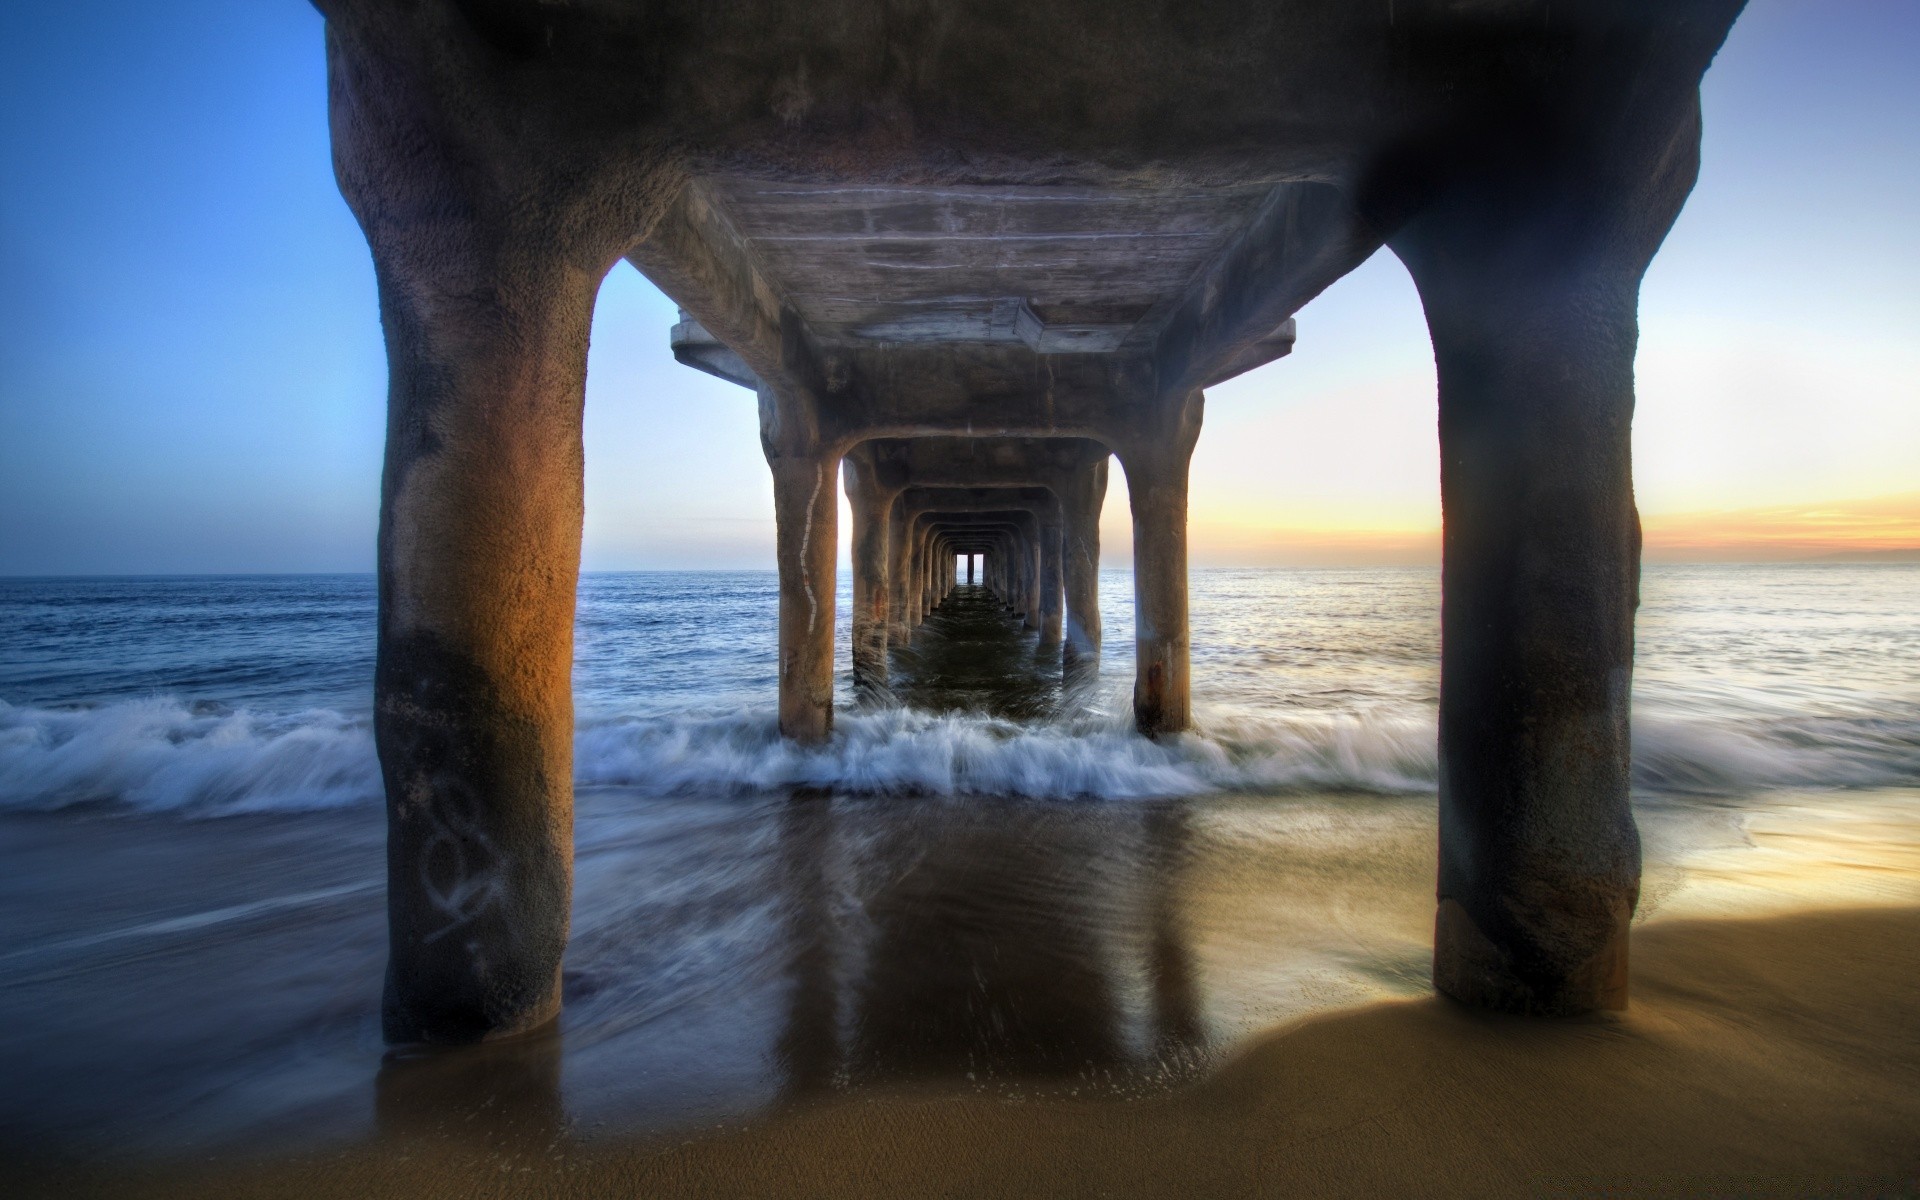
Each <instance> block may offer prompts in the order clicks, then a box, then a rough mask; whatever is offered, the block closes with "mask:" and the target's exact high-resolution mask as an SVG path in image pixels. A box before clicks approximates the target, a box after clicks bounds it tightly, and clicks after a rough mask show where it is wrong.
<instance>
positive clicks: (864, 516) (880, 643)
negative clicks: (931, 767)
mask: <svg viewBox="0 0 1920 1200" xmlns="http://www.w3.org/2000/svg"><path fill="white" fill-rule="evenodd" d="M880 453H881V450H880V449H879V448H877V447H876V446H875V445H874V443H872V442H863V443H861V444H860V445H858V446H855V447H854V448H853V449H852V450H850V451H848V452H847V455H846V457H845V458H843V459H842V460H841V476H842V479H843V481H844V483H845V486H846V491H847V506H848V508H849V510H850V511H851V512H852V515H853V648H852V649H853V654H852V658H853V685H854V687H855V688H856V689H859V690H861V691H863V692H869V693H871V692H884V691H885V690H886V687H887V641H888V633H889V630H890V628H891V627H892V624H893V618H892V614H891V604H892V593H893V587H892V582H891V580H890V579H889V578H888V576H889V573H890V571H891V568H892V560H893V557H894V556H893V553H892V547H891V546H890V545H889V541H888V539H889V537H890V536H891V532H892V524H893V521H892V516H893V498H894V497H895V496H897V495H899V494H900V489H899V488H897V487H889V486H888V485H887V483H886V482H885V481H884V480H883V478H882V475H883V473H884V472H883V469H882V467H883V464H881V463H880V462H879V461H877V459H878V456H879V455H880Z"/></svg>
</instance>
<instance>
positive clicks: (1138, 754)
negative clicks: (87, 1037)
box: [0, 698, 1920, 816]
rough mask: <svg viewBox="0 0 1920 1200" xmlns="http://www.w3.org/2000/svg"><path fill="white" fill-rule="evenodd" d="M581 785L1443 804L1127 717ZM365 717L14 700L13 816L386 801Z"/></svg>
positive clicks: (757, 717) (1361, 768)
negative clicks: (1145, 728)
mask: <svg viewBox="0 0 1920 1200" xmlns="http://www.w3.org/2000/svg"><path fill="white" fill-rule="evenodd" d="M575 750H576V753H575V766H576V775H577V779H578V781H579V782H580V783H581V784H582V785H587V786H595V785H603V786H615V787H624V788H631V789H634V790H636V791H638V792H641V793H645V794H651V795H677V794H693V793H706V794H712V793H716V792H720V793H748V792H760V791H767V790H774V789H781V788H789V787H821V788H833V789H836V790H840V791H845V792H862V793H880V794H922V795H927V794H931V795H953V796H959V795H987V794H998V795H1019V796H1029V797H1059V798H1071V797H1084V798H1095V799H1122V800H1123V799H1141V798H1149V797H1157V796H1176V795H1192V794H1199V793H1206V792H1214V791H1256V792H1300V791H1335V790H1337V791H1362V792H1376V793H1406V792H1421V791H1430V790H1432V788H1433V787H1434V779H1435V777H1436V761H1435V760H1436V755H1435V751H1434V726H1433V722H1432V719H1431V718H1430V717H1420V716H1382V715H1353V714H1344V715H1320V714H1301V715H1265V714H1245V713H1239V714H1219V713H1216V714H1212V715H1211V716H1209V717H1208V718H1207V719H1206V720H1205V721H1204V723H1203V728H1202V731H1201V732H1199V733H1196V734H1190V735H1186V736H1183V737H1178V738H1171V739H1167V740H1164V741H1161V742H1152V741H1148V740H1146V739H1144V738H1141V737H1139V736H1137V735H1136V734H1134V733H1133V732H1132V730H1131V729H1130V728H1128V726H1127V725H1126V724H1125V723H1124V722H1123V721H1121V720H1118V719H1099V720H1094V719H1086V720H1080V721H1067V722H1059V723H1046V722H1037V723H1028V722H1013V721H1007V720H1000V719H996V718H990V717H983V716H978V715H955V714H946V715H937V714H930V713H925V712H919V711H914V710H910V709H889V710H883V711H878V712H866V713H842V714H841V715H840V716H839V717H838V719H837V721H836V727H835V734H834V737H833V739H832V740H831V741H830V742H829V743H827V744H826V745H823V746H819V747H801V746H795V745H793V744H791V743H789V742H786V741H784V740H782V739H781V738H780V737H779V735H778V732H777V730H776V727H775V723H774V719H773V716H772V714H771V713H770V712H768V713H752V714H746V715H739V716H704V717H701V716H680V717H616V718H611V719H601V720H595V721H589V722H586V723H583V725H582V727H581V728H580V730H579V732H578V734H577V738H576V746H575ZM1634 774H1635V782H1636V785H1637V786H1639V787H1641V788H1643V789H1647V790H1653V791H1662V792H1682V793H1690V794H1701V793H1709V794H1711V793H1733V792H1745V791H1754V790H1765V789H1771V788H1781V787H1793V788H1823V787H1825V788H1830V787H1907V786H1915V785H1920V719H1916V718H1914V717H1908V718H1905V719H1899V718H1894V717H1885V718H1853V719H1840V718H1829V719H1820V720H1815V719H1803V720H1797V721H1780V722H1773V723H1757V722H1745V723H1742V722H1734V721H1725V720H1722V721H1707V720H1682V719H1675V718H1656V717H1651V716H1642V717H1640V718H1639V719H1637V720H1636V724H1635V771H1634ZM379 799H380V774H379V768H378V765H377V764H376V762H375V759H374V752H373V738H372V733H371V730H370V728H369V725H368V722H367V721H366V720H365V719H364V718H354V717H349V716H345V715H343V714H341V713H338V712H334V711H331V710H327V709H311V710H307V711H304V712H299V713H292V714H286V715H269V714H262V713H256V712H250V711H247V710H244V709H243V710H228V709H221V708H214V707H208V706H198V705H189V704H185V703H182V702H180V701H178V700H174V699H169V698H150V699H143V700H134V701H124V702H120V703H114V704H107V705H101V706H98V707H93V708H84V709H43V708H28V707H13V706H9V705H6V704H4V703H0V810H11V811H51V810H56V809H62V808H68V807H73V806H77V805H86V804H110V805H117V806H122V807H127V808H132V809H136V810H143V811H149V812H173V813H180V814H184V815H194V816H216V815H227V814H234V813H249V812H268V811H283V812H284V811H303V810H312V809H325V808H340V807H347V806H353V805H363V804H376V803H378V802H379Z"/></svg>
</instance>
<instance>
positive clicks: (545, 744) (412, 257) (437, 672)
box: [333, 34, 620, 1043]
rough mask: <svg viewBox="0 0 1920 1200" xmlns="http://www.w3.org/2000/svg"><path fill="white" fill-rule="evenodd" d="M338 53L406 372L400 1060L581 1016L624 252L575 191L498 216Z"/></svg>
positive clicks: (343, 129)
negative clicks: (583, 619) (606, 279)
mask: <svg viewBox="0 0 1920 1200" xmlns="http://www.w3.org/2000/svg"><path fill="white" fill-rule="evenodd" d="M342 37H343V39H344V37H345V35H344V34H343V35H342ZM334 53H335V62H334V81H333V82H334V88H335V90H334V96H333V103H334V109H333V138H334V152H335V158H336V164H337V166H338V176H339V180H340V186H341V190H342V192H343V194H344V195H345V196H346V198H347V200H348V202H349V204H350V205H351V206H352V208H353V210H354V212H355V214H356V215H357V216H358V217H359V220H360V224H361V227H362V229H363V230H364V232H365V233H366V237H367V241H368V244H369V246H370V247H371V249H372V252H373V260H374V267H375V277H376V280H377V282H378V286H379V291H380V308H381V316H382V325H383V328H384V330H385V335H386V348H387V361H388V392H387V443H386V461H385V465H384V468H383V471H382V476H381V506H380V526H379V544H378V566H379V596H380V600H379V617H378V643H377V652H376V662H375V669H374V718H373V721H374V740H375V744H376V746H377V747H378V752H379V758H380V768H381V776H382V779H383V781H384V783H385V786H386V796H387V920H388V932H389V958H388V962H387V973H386V987H385V996H384V999H383V1001H382V1005H381V1020H382V1026H383V1029H384V1032H385V1035H386V1038H387V1040H388V1041H390V1042H401V1043H405V1042H467V1041H480V1040H483V1039H488V1038H494V1037H499V1036H502V1035H507V1034H512V1033H517V1032H521V1031H525V1030H528V1029H532V1028H535V1027H537V1026H539V1025H541V1024H543V1023H545V1022H547V1021H549V1020H551V1019H552V1018H553V1017H554V1016H555V1015H556V1014H557V1013H558V1012H559V1009H560V963H561V956H562V953H563V951H564V949H565V947H566V943H567V930H568V921H569V909H570V905H571V898H572V875H573V693H572V667H573V618H574V594H575V590H576V585H577V583H578V577H579V563H580V528H581V514H582V506H583V484H582V472H583V455H582V449H581V414H582V402H583V396H584V388H585V381H586V368H587V334H588V328H589V326H590V325H591V323H592V317H593V305H594V296H595V294H596V292H597V291H598V289H599V285H600V280H601V278H602V277H603V276H604V274H605V272H606V270H607V268H608V267H609V266H610V265H611V264H612V263H613V262H614V261H615V259H616V257H617V256H618V254H619V253H620V248H619V247H618V246H617V245H604V246H602V245H596V244H592V243H590V242H586V241H584V240H583V239H584V238H585V237H586V236H587V235H586V234H583V233H582V232H580V228H579V227H578V226H577V225H575V224H574V223H573V222H572V219H571V218H572V217H574V216H576V215H577V213H574V212H573V211H572V209H571V204H572V202H571V201H570V200H569V199H568V197H567V196H566V195H565V194H564V193H561V192H556V193H555V194H552V195H544V196H543V197H542V202H541V203H539V204H534V205H529V206H518V205H514V206H509V205H505V204H502V203H499V202H498V198H497V197H494V196H492V195H489V194H485V189H486V187H487V184H486V182H485V181H484V180H478V179H475V178H473V177H472V176H471V175H470V174H469V173H467V172H463V171H462V170H460V169H458V167H455V166H451V165H449V164H448V163H447V161H446V160H445V158H443V157H442V156H441V153H440V151H441V147H440V143H439V142H438V141H437V140H436V135H435V133H434V132H433V131H432V130H429V129H426V128H423V127H422V126H420V125H419V124H418V123H417V122H418V110H417V108H416V107H415V106H413V105H410V104H409V103H408V102H406V100H405V91H404V88H403V87H402V86H401V85H398V84H393V81H392V80H382V81H378V82H369V78H368V77H370V76H373V75H377V74H378V73H379V71H380V67H379V65H378V64H379V63H381V62H382V61H383V60H382V59H381V57H380V56H379V55H377V54H371V53H368V54H361V53H360V52H358V51H357V50H356V49H355V48H353V47H351V46H349V45H348V44H347V42H346V41H344V40H343V41H342V42H341V43H340V45H339V46H337V47H335V49H334ZM388 84H393V86H386V85H388ZM524 182H525V181H523V184H524Z"/></svg>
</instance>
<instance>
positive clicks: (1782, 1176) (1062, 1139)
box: [6, 908, 1920, 1197]
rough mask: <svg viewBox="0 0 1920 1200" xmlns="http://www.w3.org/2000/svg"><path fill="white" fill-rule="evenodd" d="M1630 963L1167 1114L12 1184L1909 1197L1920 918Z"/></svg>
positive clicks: (1730, 932) (29, 1189)
mask: <svg viewBox="0 0 1920 1200" xmlns="http://www.w3.org/2000/svg"><path fill="white" fill-rule="evenodd" d="M1634 954H1635V956H1636V964H1635V965H1636V979H1635V996H1634V1004H1633V1007H1632V1009H1631V1010H1630V1011H1629V1012H1628V1013H1626V1014H1625V1015H1622V1016H1617V1017H1607V1018H1595V1019H1588V1020H1577V1021H1538V1020H1517V1019H1506V1018H1498V1017H1490V1016H1486V1015H1483V1014H1476V1013H1473V1012H1469V1011H1466V1010H1463V1009H1461V1008H1458V1007H1456V1006H1454V1005H1452V1004H1449V1003H1447V1002H1444V1001H1440V1000H1418V1001H1400V1002H1390V1003H1385V1004H1378V1005H1373V1006H1370V1007H1367V1008H1363V1009H1360V1010H1357V1011H1352V1012H1348V1013H1344V1014H1340V1015H1333V1016H1326V1017H1319V1018H1312V1019H1308V1020H1306V1021H1304V1022H1302V1023H1300V1024H1297V1025H1294V1026H1292V1027H1289V1028H1286V1029H1283V1030H1280V1031H1277V1032H1275V1033H1273V1034H1271V1035H1269V1036H1267V1037H1265V1038H1262V1039H1260V1040H1258V1041H1257V1042H1255V1043H1254V1044H1253V1045H1251V1046H1250V1047H1249V1048H1248V1049H1246V1050H1245V1051H1243V1052H1242V1053H1240V1054H1238V1055H1237V1056H1236V1057H1235V1058H1233V1060H1232V1061H1230V1062H1229V1063H1227V1064H1226V1065H1225V1066H1224V1067H1223V1068H1222V1069H1221V1070H1220V1071H1219V1072H1217V1073H1215V1074H1213V1075H1211V1076H1210V1077H1208V1078H1206V1079H1205V1080H1203V1081H1201V1082H1198V1083H1195V1084H1193V1085H1191V1086H1188V1087H1185V1088H1182V1089H1178V1090H1176V1091H1173V1092H1171V1093H1168V1094H1165V1095H1162V1096H1159V1097H1155V1098H1149V1099H1140V1100H1118V1099H1112V1098H1100V1099H1092V1100H1086V1099H1079V1100H1076V1099H1070V1098H1060V1097H1053V1098H1046V1099H1041V1098H1030V1099H1026V1100H1024V1101H1022V1100H1015V1099H1010V1098H1009V1097H1007V1096H1005V1095H952V1094H947V1095H941V1094H936V1093H932V1092H929V1091H927V1090H924V1089H922V1090H908V1091H895V1092H892V1093H875V1092H867V1093H864V1094H862V1095H860V1096H857V1097H853V1098H845V1099H838V1100H832V1101H827V1102H821V1103H816V1104H811V1105H805V1106H802V1107H799V1108H795V1109H789V1110H787V1111H786V1112H785V1113H784V1114H783V1115H780V1116H777V1117H774V1118H772V1119H770V1120H768V1121H766V1122H764V1123H761V1124H756V1125H752V1126H748V1127H744V1128H739V1129H733V1130H726V1131H717V1132H714V1133H710V1134H708V1135H706V1136H703V1137H698V1138H692V1139H683V1138H676V1139H673V1140H672V1141H670V1142H662V1141H661V1140H658V1139H644V1138H641V1139H614V1140H606V1141H598V1142H595V1141H581V1140H576V1139H574V1138H573V1137H571V1136H569V1135H567V1134H565V1133H562V1132H560V1129H561V1127H560V1126H559V1125H556V1124H548V1123H546V1122H545V1121H543V1119H542V1116H541V1113H540V1111H539V1109H538V1106H537V1105H536V1106H533V1107H531V1108H526V1107H523V1108H521V1109H520V1110H519V1111H517V1112H515V1113H512V1114H496V1117H497V1119H496V1120H494V1121H492V1122H491V1123H484V1122H483V1123H482V1124H481V1125H479V1126H474V1127H472V1128H469V1129H460V1128H453V1127H449V1126H447V1125H444V1124H443V1125H438V1126H434V1127H430V1128H423V1129H405V1128H396V1129H393V1130H392V1131H391V1132H388V1133H385V1134H383V1135H382V1136H380V1137H379V1138H376V1139H374V1140H372V1141H370V1142H368V1143H366V1144H363V1145H359V1146H354V1147H350V1148H347V1149H345V1150H343V1151H339V1152H330V1153H327V1154H321V1155H310V1156H301V1157H293V1158H288V1159H282V1160H276V1161H254V1162H250V1163H241V1164H236V1163H225V1164H213V1165H197V1166H181V1165H178V1164H176V1165H173V1166H146V1167H138V1168H134V1167H128V1168H126V1169H124V1170H121V1171H97V1170H76V1169H71V1168H70V1169H67V1170H65V1171H62V1172H60V1173H59V1174H57V1175H52V1174H41V1175H38V1176H37V1177H23V1176H18V1175H16V1178H15V1179H14V1180H13V1183H12V1184H11V1185H10V1186H9V1187H8V1188H7V1189H6V1190H7V1191H8V1192H9V1194H13V1195H73V1194H89V1195H101V1196H207V1195H222V1196H241V1197H245V1196H395V1197H399V1196H408V1197H434V1196H447V1197H455V1196H461V1197H466V1196H510V1195H511V1196H521V1195H562V1194H564V1195H569V1196H634V1195H647V1196H739V1195H752V1196H817V1197H867V1196H872V1197H899V1196H936V1195H938V1196H1089V1197H1091V1196H1241V1195H1279V1194H1308V1195H1327V1196H1348V1195H1352V1196H1384V1195H1395V1196H1401V1195H1406V1196H1411V1195H1419V1196H1506V1195H1511V1196H1532V1195H1540V1194H1605V1193H1612V1194H1631V1195H1701V1194H1719V1195H1813V1194H1818V1195H1911V1194H1913V1189H1914V1184H1915V1182H1916V1180H1920V909H1868V908H1862V909H1852V910H1837V911H1831V912H1822V913H1804V914H1800V915H1794V916H1781V917H1769V918H1762V919H1735V920H1690V921H1669V922H1664V923H1656V924H1654V925H1652V926H1650V927H1647V928H1645V929H1643V930H1642V931H1640V932H1639V933H1638V935H1637V937H1636V940H1635V944H1634ZM525 1049H526V1048H525V1047H522V1048H520V1049H519V1050H514V1049H509V1050H507V1053H508V1054H516V1053H522V1052H524V1051H525ZM533 1057H534V1058H535V1059H537V1057H538V1055H537V1053H535V1054H534V1055H533ZM531 1082H532V1077H531V1076H529V1077H527V1078H526V1079H524V1080H523V1083H531ZM523 1098H524V1097H523ZM548 1115H549V1116H551V1115H553V1114H548ZM455 1124H456V1125H457V1124H458V1123H455ZM17 1169H18V1168H17V1167H16V1170H17Z"/></svg>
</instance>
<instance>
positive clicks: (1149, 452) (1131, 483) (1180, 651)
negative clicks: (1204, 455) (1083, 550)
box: [1120, 390, 1203, 737]
mask: <svg viewBox="0 0 1920 1200" xmlns="http://www.w3.org/2000/svg"><path fill="white" fill-rule="evenodd" d="M1202 404H1203V400H1202V396H1201V393H1200V392H1199V391H1197V390H1196V391H1193V392H1191V393H1189V394H1187V395H1186V396H1184V397H1176V398H1173V399H1172V400H1170V401H1169V402H1168V404H1167V411H1165V412H1164V413H1162V414H1160V415H1161V418H1162V422H1163V425H1164V428H1163V429H1162V430H1160V431H1158V432H1159V436H1155V437H1145V438H1141V439H1139V440H1137V441H1135V442H1132V443H1130V444H1128V445H1127V446H1126V447H1125V448H1124V449H1122V450H1121V451H1120V462H1121V466H1123V467H1124V468H1125V469H1126V472H1127V494H1128V496H1129V498H1130V499H1131V501H1132V507H1133V620H1134V638H1133V651H1134V680H1133V718H1134V724H1135V725H1137V726H1138V727H1139V729H1140V732H1141V733H1144V734H1146V735H1148V736H1149V737H1152V736H1156V735H1158V734H1162V733H1176V732H1179V731H1181V730H1184V729H1188V728H1191V727H1192V725H1193V695H1192V679H1191V676H1192V668H1191V662H1190V657H1191V651H1190V645H1189V640H1188V633H1187V464H1188V461H1189V460H1190V459H1191V458H1192V456H1193V446H1194V442H1195V441H1196V440H1197V439H1198V438H1199V436H1200V419H1201V409H1202Z"/></svg>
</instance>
